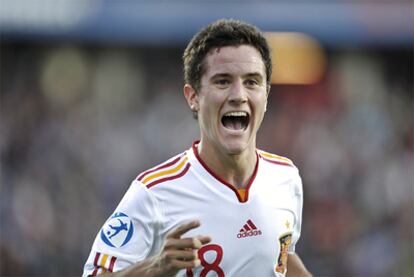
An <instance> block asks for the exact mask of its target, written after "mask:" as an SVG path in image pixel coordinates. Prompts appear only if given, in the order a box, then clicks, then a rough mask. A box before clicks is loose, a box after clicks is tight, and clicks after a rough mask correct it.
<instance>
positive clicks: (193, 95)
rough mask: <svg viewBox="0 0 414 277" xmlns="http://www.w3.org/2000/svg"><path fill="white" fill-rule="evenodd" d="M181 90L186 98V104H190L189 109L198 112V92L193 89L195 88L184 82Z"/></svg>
mask: <svg viewBox="0 0 414 277" xmlns="http://www.w3.org/2000/svg"><path fill="white" fill-rule="evenodd" d="M183 91H184V97H185V99H186V100H187V103H188V106H190V109H191V110H192V111H193V112H198V109H199V104H198V94H197V92H196V91H195V89H194V88H193V87H192V86H191V85H189V84H185V85H184V89H183Z"/></svg>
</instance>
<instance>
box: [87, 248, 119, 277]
mask: <svg viewBox="0 0 414 277" xmlns="http://www.w3.org/2000/svg"><path fill="white" fill-rule="evenodd" d="M115 261H116V257H115V256H109V255H108V254H102V253H100V252H96V254H95V258H94V260H93V266H94V267H95V269H94V270H93V272H92V274H91V275H89V276H96V275H97V274H98V273H99V274H101V273H104V272H107V271H109V272H113V270H114V265H115Z"/></svg>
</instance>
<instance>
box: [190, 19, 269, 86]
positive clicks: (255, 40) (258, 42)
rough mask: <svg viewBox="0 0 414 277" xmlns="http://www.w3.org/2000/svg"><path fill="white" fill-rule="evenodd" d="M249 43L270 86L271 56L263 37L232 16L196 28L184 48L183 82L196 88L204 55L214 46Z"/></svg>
mask: <svg viewBox="0 0 414 277" xmlns="http://www.w3.org/2000/svg"><path fill="white" fill-rule="evenodd" d="M239 45H250V46H253V47H254V48H256V49H257V50H258V51H259V53H260V55H261V56H262V60H263V63H264V66H265V70H266V81H267V86H268V88H269V87H270V78H271V75H272V60H271V56H270V49H269V45H268V44H267V41H266V39H265V37H264V36H263V34H262V33H261V31H260V30H259V29H258V28H257V27H255V26H253V25H251V24H249V23H246V22H243V21H240V20H234V19H221V20H218V21H215V22H213V23H211V24H209V25H207V26H206V27H204V28H203V29H202V30H200V31H199V32H198V33H197V34H196V35H195V36H194V37H193V38H192V39H191V41H190V43H189V44H188V45H187V48H186V49H185V51H184V55H183V62H184V82H185V83H186V84H189V85H191V86H192V87H193V88H194V89H195V90H196V92H198V91H199V89H200V86H201V84H200V82H201V77H202V76H203V74H204V73H205V70H206V69H205V66H204V58H205V56H206V55H207V53H208V52H209V51H210V50H211V49H214V48H219V47H224V46H239Z"/></svg>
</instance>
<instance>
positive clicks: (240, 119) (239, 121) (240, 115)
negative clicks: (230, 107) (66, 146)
mask: <svg viewBox="0 0 414 277" xmlns="http://www.w3.org/2000/svg"><path fill="white" fill-rule="evenodd" d="M221 123H222V124H223V126H224V127H225V128H226V129H229V130H236V131H240V130H245V129H246V128H247V126H248V125H249V115H248V113H247V112H228V113H226V114H224V115H223V117H222V118H221Z"/></svg>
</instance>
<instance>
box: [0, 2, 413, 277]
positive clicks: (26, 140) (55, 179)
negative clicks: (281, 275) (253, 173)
mask: <svg viewBox="0 0 414 277" xmlns="http://www.w3.org/2000/svg"><path fill="white" fill-rule="evenodd" d="M413 14H414V8H413V2H412V1H402V0H394V1H391V0H390V1H386V0H378V1H375V0H372V1H368V0H360V1H345V0H334V1H329V0H312V1H263V2H251V1H242V0H240V1H196V0H188V1H151V2H150V1H148V2H146V1H79V0H73V1H72V0H44V1H39V0H27V1H24V0H18V1H17V0H1V2H0V35H1V42H0V47H1V56H0V66H1V68H0V77H1V85H0V88H1V102H0V103H1V110H0V112H1V113H0V114H1V117H0V151H1V152H0V153H1V175H0V220H1V221H0V224H1V225H0V232H1V233H0V275H1V276H79V275H80V274H81V272H82V268H83V264H84V262H85V260H86V258H87V255H88V253H89V251H90V247H91V244H92V242H93V239H94V237H95V235H96V233H97V232H98V230H99V228H100V226H101V225H102V224H103V223H104V221H105V220H106V218H107V217H108V216H109V215H110V213H111V212H112V211H113V209H114V208H115V206H116V204H117V203H118V201H119V200H120V198H121V197H122V195H123V194H124V192H125V191H126V189H127V188H128V186H129V184H130V181H131V180H132V179H133V178H134V177H135V176H136V175H137V174H138V173H139V172H141V171H142V170H144V169H147V168H148V167H150V166H152V165H155V164H157V163H159V162H161V161H164V160H165V159H166V158H168V157H170V156H172V155H174V154H176V153H179V152H181V151H182V150H183V149H186V148H187V147H189V146H190V144H191V143H192V141H193V140H195V139H197V138H198V131H197V124H196V122H195V121H194V120H193V119H192V116H191V113H190V111H189V109H188V108H187V107H186V104H185V101H184V98H183V97H182V86H183V81H182V74H181V71H182V66H181V54H182V52H183V50H184V47H185V45H186V43H187V41H188V40H189V39H190V38H191V36H192V35H193V34H194V33H195V32H196V31H197V30H198V29H199V28H200V27H201V26H203V25H205V24H207V23H209V22H211V21H213V20H215V19H218V18H236V19H243V20H246V21H249V22H251V23H253V24H256V25H257V26H259V27H260V28H261V29H262V30H264V31H266V32H272V33H269V40H270V41H271V43H272V47H273V48H274V50H275V51H274V59H275V60H274V62H275V69H274V71H275V75H274V76H273V81H274V84H273V86H272V90H271V94H270V96H269V109H268V112H267V118H266V119H265V121H264V123H263V126H262V129H261V131H260V134H259V146H260V147H261V148H262V149H264V150H267V151H271V152H274V153H278V154H280V155H285V156H287V157H289V158H291V159H293V160H294V161H295V163H296V165H297V166H298V167H299V168H300V170H301V174H302V178H303V183H304V190H305V205H304V225H303V233H302V240H301V241H300V244H299V246H298V248H297V250H298V252H299V253H300V255H301V256H302V258H303V260H304V261H305V263H306V264H307V265H308V267H309V268H310V270H311V271H312V272H313V273H314V274H315V276H414V246H413V241H414V230H413V221H414V220H413V219H414V215H413V211H414V204H413V202H414V190H413V186H414V176H413V169H414V119H413V110H414V107H413V41H414V27H413V26H414V19H413Z"/></svg>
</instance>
